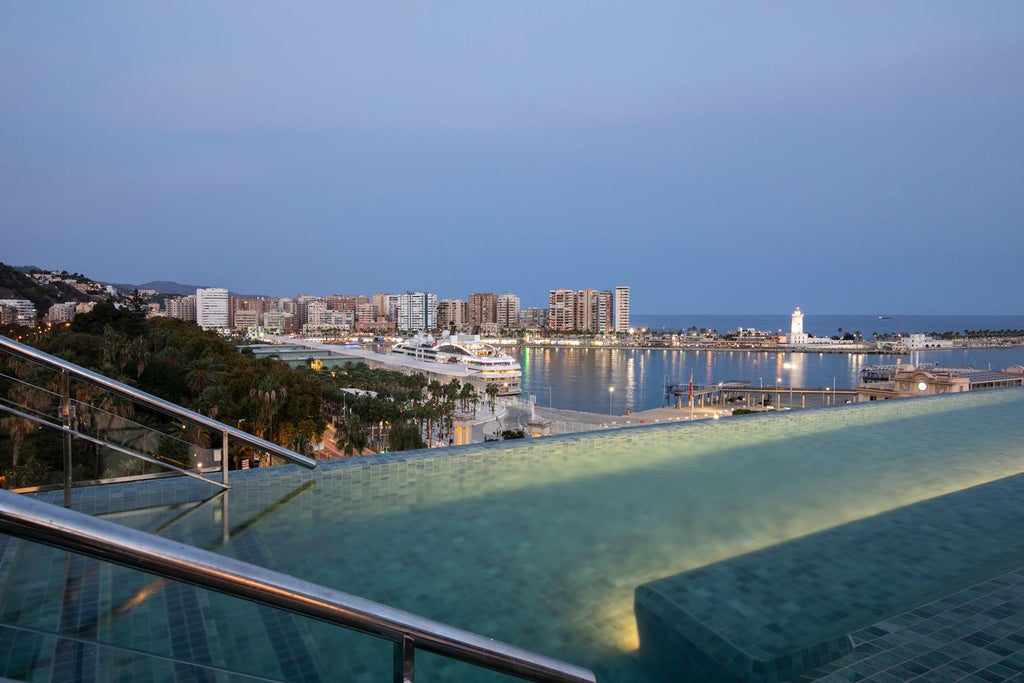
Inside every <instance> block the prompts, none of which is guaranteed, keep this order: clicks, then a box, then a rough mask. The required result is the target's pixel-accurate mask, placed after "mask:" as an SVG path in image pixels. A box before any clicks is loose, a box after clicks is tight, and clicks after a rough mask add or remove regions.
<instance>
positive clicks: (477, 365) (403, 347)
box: [391, 332, 523, 396]
mask: <svg viewBox="0 0 1024 683" xmlns="http://www.w3.org/2000/svg"><path fill="white" fill-rule="evenodd" d="M391 353H393V354H395V355H396V356H401V357H404V358H406V359H412V360H415V361H418V362H419V363H422V364H423V365H424V367H425V368H426V369H430V370H438V371H441V372H444V370H445V369H450V370H461V371H463V372H465V373H466V374H467V375H468V376H469V377H471V378H474V379H477V380H479V381H480V384H481V385H482V386H484V387H486V386H487V385H488V384H491V383H494V384H496V385H497V386H498V395H499V396H507V395H512V394H518V393H520V388H519V381H520V379H522V376H523V368H522V366H521V365H520V364H519V361H517V360H516V359H515V358H513V357H512V356H510V355H508V354H507V353H505V352H504V351H502V350H501V349H499V348H498V347H496V346H494V345H492V344H485V343H484V342H482V341H480V335H477V334H456V335H450V334H448V332H444V333H443V334H442V335H441V338H440V339H435V338H434V337H433V336H432V335H429V334H417V335H416V336H415V337H412V338H410V339H406V340H405V341H403V342H399V343H397V344H395V345H394V346H392V347H391Z"/></svg>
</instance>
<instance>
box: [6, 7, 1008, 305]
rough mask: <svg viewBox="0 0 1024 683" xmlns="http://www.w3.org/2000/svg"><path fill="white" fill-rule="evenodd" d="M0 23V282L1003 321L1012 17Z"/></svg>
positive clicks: (72, 18)
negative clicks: (577, 290) (595, 300)
mask: <svg viewBox="0 0 1024 683" xmlns="http://www.w3.org/2000/svg"><path fill="white" fill-rule="evenodd" d="M0 19H2V21H0V44H2V45H3V46H4V52H5V56H6V57H7V62H8V63H9V64H12V65H16V68H11V69H6V70H4V71H3V72H2V73H0V141H2V142H3V145H4V149H5V152H6V154H5V158H4V160H3V162H0V163H2V166H0V183H2V185H0V186H2V187H3V188H4V189H3V191H2V192H0V222H2V225H3V236H4V239H3V246H2V254H0V260H3V261H4V262H6V263H11V264H14V265H37V266H39V267H42V268H53V269H68V270H74V271H81V272H85V273H88V274H89V275H90V276H91V277H95V278H97V279H102V280H104V281H108V282H137V283H143V282H146V281H149V280H159V279H163V280H173V281H177V282H182V283H190V284H195V285H196V286H203V287H223V288H226V289H229V290H231V291H233V292H239V293H242V294H247V295H265V296H273V295H280V294H281V293H284V292H296V293H299V292H317V293H324V294H326V293H331V292H366V293H372V292H380V291H392V292H405V291H431V292H436V293H437V295H438V298H439V299H444V298H450V297H453V296H460V297H461V296H466V295H468V294H469V293H471V292H478V291H490V292H496V293H502V292H515V293H517V294H518V295H519V296H520V297H522V304H523V306H524V307H541V306H543V305H544V297H545V294H546V292H547V290H548V284H547V283H551V284H554V285H559V284H562V283H564V284H568V285H569V286H588V285H589V284H590V283H608V286H614V284H615V283H617V282H618V283H621V282H628V283H630V288H631V294H632V297H633V300H634V306H633V309H634V312H636V313H641V314H643V313H673V312H721V313H743V312H767V311H784V310H788V309H790V308H791V307H792V305H793V302H794V301H799V302H801V304H802V305H803V306H805V307H806V308H807V309H808V310H816V311H826V310H827V311H833V312H837V313H839V312H848V313H869V312H875V311H894V310H895V311H907V312H915V313H943V312H962V313H979V314H984V313H1006V314H1012V313H1017V312H1020V311H1021V305H1020V303H1019V299H1018V297H1016V292H1017V290H1018V282H1017V280H1018V278H1017V272H1018V270H1019V266H1018V264H1017V256H1016V255H1017V254H1019V253H1020V252H1021V251H1022V248H1024V231H1022V230H1020V216H1022V215H1024V195H1022V194H1021V193H1020V192H1018V191H1017V190H1016V188H1017V187H1018V186H1019V185H1020V184H1021V180H1022V178H1021V170H1020V164H1019V159H1020V158H1021V156H1022V152H1024V93H1022V92H1021V90H1020V88H1018V87H1016V84H1017V83H1019V82H1020V80H1021V76H1022V71H1024V5H1021V4H1020V3H1014V2H1005V1H994V2H991V3H984V4H982V5H965V4H962V3H955V2H947V1H944V0H940V1H939V2H921V1H917V2H907V3H900V4H898V5H894V6H888V5H887V6H884V7H881V6H871V5H864V4H861V3H857V4H853V3H850V4H828V5H821V4H820V3H810V2H798V3H795V4H790V5H786V6H749V5H743V4H738V3H716V4H715V5H712V6H705V5H701V4H679V3H654V4H651V5H647V6H644V7H641V8H638V7H633V6H625V5H616V4H611V3H597V4H587V5H585V6H584V5H577V4H572V3H564V4H557V5H553V6H552V5H546V4H527V5H522V4H517V5H515V6H501V5H486V6H481V5H477V4H473V3H463V2H450V3H443V4H436V5H431V6H429V7H421V6H415V5H410V6H399V7H397V8H396V7H388V6H377V5H370V6H348V5H335V4H331V3H319V2H306V3H300V4H298V5H294V6H289V7H287V8H284V7H277V6H274V5H254V4H252V3H242V2H237V1H232V0H229V1H226V2H224V3H218V4H216V5H213V6H208V5H199V4H189V3H183V4H174V5H166V6H160V5H158V6H135V5H132V4H127V5H125V4H120V3H114V2H107V1H105V0H101V1H100V2H96V3H89V4H88V5H83V6H73V7H65V6H56V5H48V4H45V3H15V4H11V5H7V6H5V7H4V8H3V9H2V10H0ZM540 283H545V284H540ZM602 286H603V285H602Z"/></svg>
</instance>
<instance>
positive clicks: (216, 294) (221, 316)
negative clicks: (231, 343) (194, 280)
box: [196, 287, 230, 330]
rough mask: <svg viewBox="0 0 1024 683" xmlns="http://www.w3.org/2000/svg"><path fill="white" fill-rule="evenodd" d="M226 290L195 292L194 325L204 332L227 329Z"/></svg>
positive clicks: (210, 289)
mask: <svg viewBox="0 0 1024 683" xmlns="http://www.w3.org/2000/svg"><path fill="white" fill-rule="evenodd" d="M229 301H230V299H229V297H228V290H226V289H221V288H219V287H209V288H206V289H197V290H196V323H197V324H198V325H199V326H200V327H202V328H203V329H204V330H226V329H227V328H228V319H229V315H228V303H229Z"/></svg>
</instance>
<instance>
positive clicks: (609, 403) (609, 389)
mask: <svg viewBox="0 0 1024 683" xmlns="http://www.w3.org/2000/svg"><path fill="white" fill-rule="evenodd" d="M614 393H615V387H608V414H609V415H611V414H612V394H614Z"/></svg>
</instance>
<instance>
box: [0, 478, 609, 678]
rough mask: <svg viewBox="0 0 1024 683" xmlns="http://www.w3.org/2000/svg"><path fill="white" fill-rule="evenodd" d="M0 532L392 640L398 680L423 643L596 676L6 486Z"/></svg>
mask: <svg viewBox="0 0 1024 683" xmlns="http://www.w3.org/2000/svg"><path fill="white" fill-rule="evenodd" d="M0 532H3V533H6V534H10V535H12V536H17V537H19V538H24V539H27V540H30V541H35V542H38V543H43V544H45V545H50V546H54V547H57V548H62V549H64V550H70V551H72V552H75V553H79V554H82V555H87V556H89V557H93V558H96V559H100V560H105V561H108V562H113V563H116V564H120V565H124V566H126V567H132V568H134V569H139V570H142V571H144V572H148V573H150V574H156V575H158V576H163V577H166V578H169V579H174V580H177V581H183V582H185V583H190V584H193V585H196V586H200V587H202V588H208V589H210V590H215V591H218V592H221V593H225V594H227V595H232V596H236V597H239V598H242V599H245V600H248V601H250V602H255V603H259V604H262V605H269V606H271V607H276V608H279V609H283V610H287V611H289V612H294V613H295V614H299V615H302V616H306V617H311V618H313V619H318V620H320V621H325V622H328V623H331V624H336V625H338V626H343V627H345V628H350V629H354V630H356V631H361V632H363V633H368V634H370V635H374V636H377V637H380V638H384V639H386V640H390V641H392V642H394V643H395V644H396V645H395V648H396V657H395V668H396V677H397V676H399V675H400V676H401V678H397V680H409V681H411V680H412V671H413V667H412V652H413V650H414V649H420V650H426V651H429V652H434V653H436V654H440V655H443V656H446V657H452V658H454V659H458V660H460V661H464V662H468V663H471V664H475V665H477V666H482V667H485V668H488V669H493V670H495V671H500V672H503V673H506V674H511V675H513V676H518V677H520V678H525V679H528V680H533V681H545V682H550V683H585V682H589V683H595V682H596V678H595V676H594V674H593V673H592V672H591V671H588V670H586V669H583V668H580V667H577V666H574V665H572V664H567V663H565V662H561V661H559V660H556V659H552V658H550V657H546V656H544V655H539V654H537V653H534V652H530V651H528V650H523V649H521V648H517V647H514V646H512V645H509V644H507V643H502V642H500V641H496V640H492V639H490V638H485V637H484V636H481V635H478V634H476V633H471V632H469V631H464V630H462V629H458V628H454V627H452V626H448V625H446V624H441V623H439V622H436V621H432V620H430V619H425V618H423V617H420V616H417V615H415V614H410V613H409V612H404V611H402V610H398V609H395V608H393V607H388V606H387V605H381V604H380V603H376V602H372V601H370V600H365V599H363V598H359V597H356V596H353V595H349V594H347V593H343V592H341V591H338V590H334V589H332V588H327V587H324V586H320V585H317V584H314V583H310V582H308V581H303V580H302V579H298V578H295V577H293V576H289V575H287V574H282V573H280V572H275V571H272V570H270V569H267V568H265V567H260V566H257V565H252V564H249V563H247V562H241V561H239V560H235V559H233V558H230V557H225V556H223V555H217V554H216V553H211V552H209V551H206V550H201V549H199V548H195V547H193V546H190V545H186V544H184V543H179V542H177V541H172V540H170V539H166V538H161V537H159V536H153V535H152V534H147V533H145V532H143V531H138V530H136V529H131V528H128V527H123V526H120V525H118V524H114V523H112V522H108V521H106V520H103V519H98V518H96V517H90V516H88V515H84V514H82V513H79V512H75V511H73V510H67V509H64V508H60V507H58V506H56V505H51V504H49V503H44V502H41V501H38V500H33V499H31V498H27V497H24V496H19V495H17V494H14V493H11V492H9V491H0ZM399 653H400V654H399ZM399 670H400V671H401V674H399Z"/></svg>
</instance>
